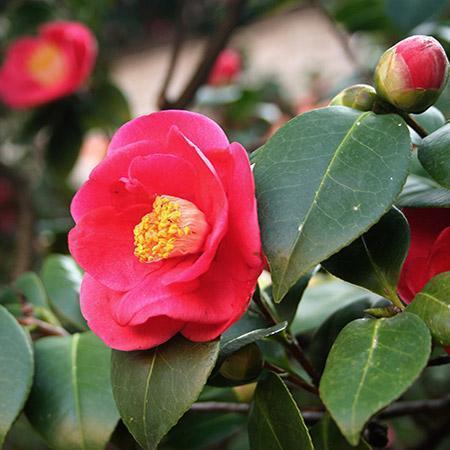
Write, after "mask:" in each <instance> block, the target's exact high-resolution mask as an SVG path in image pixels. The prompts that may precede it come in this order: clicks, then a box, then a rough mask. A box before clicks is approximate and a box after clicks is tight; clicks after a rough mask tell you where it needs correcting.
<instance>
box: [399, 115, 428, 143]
mask: <svg viewBox="0 0 450 450" xmlns="http://www.w3.org/2000/svg"><path fill="white" fill-rule="evenodd" d="M396 112H397V114H399V115H400V116H401V117H402V118H403V120H404V121H405V122H406V123H407V124H408V125H409V126H410V127H411V128H412V129H413V130H414V131H415V132H416V133H417V134H418V135H419V136H420V137H421V138H422V139H423V138H425V137H427V136H428V132H427V130H425V128H423V127H422V126H421V125H419V124H418V123H417V122H416V121H415V120H414V119H413V118H412V117H411V116H410V115H409V114H408V113H405V112H403V111H396Z"/></svg>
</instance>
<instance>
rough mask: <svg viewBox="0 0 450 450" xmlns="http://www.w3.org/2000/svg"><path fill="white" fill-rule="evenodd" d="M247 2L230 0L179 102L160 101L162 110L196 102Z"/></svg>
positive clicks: (178, 107)
mask: <svg viewBox="0 0 450 450" xmlns="http://www.w3.org/2000/svg"><path fill="white" fill-rule="evenodd" d="M246 1H247V0H228V12H227V15H226V17H225V20H224V21H223V23H222V25H221V26H220V27H219V28H218V29H217V32H216V34H215V35H214V36H212V38H211V39H210V40H209V44H208V45H207V47H206V49H205V52H204V54H203V58H202V60H201V61H200V63H199V65H198V66H197V69H196V70H195V72H194V74H193V76H192V78H191V79H190V81H189V82H188V83H187V85H186V87H185V88H184V90H183V92H182V93H181V94H180V96H179V97H178V99H177V100H175V101H169V100H167V99H166V98H164V99H160V105H159V106H160V108H161V109H183V108H186V107H187V106H189V105H190V103H191V102H192V101H193V100H194V98H195V94H196V93H197V91H198V89H199V88H200V86H202V85H203V84H204V83H205V82H206V80H207V79H208V75H209V73H210V71H211V69H212V67H213V65H214V62H215V61H216V59H217V56H218V55H219V53H220V52H221V51H222V50H223V49H224V48H225V46H226V45H227V43H228V40H229V39H230V37H231V34H232V32H233V31H234V29H235V28H236V26H237V25H238V23H239V20H240V18H241V14H242V10H243V8H244V5H245V3H246Z"/></svg>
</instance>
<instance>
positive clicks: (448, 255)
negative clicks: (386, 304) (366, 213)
mask: <svg viewBox="0 0 450 450" xmlns="http://www.w3.org/2000/svg"><path fill="white" fill-rule="evenodd" d="M403 213H404V214H405V215H406V218H407V219H408V222H409V226H410V229H411V245H410V248H409V252H408V256H407V258H406V261H405V263H404V265H403V268H402V272H401V275H400V282H399V285H398V292H399V294H400V296H401V298H402V299H403V300H404V301H406V302H407V303H410V302H411V301H412V300H413V298H414V296H415V295H416V294H417V293H418V292H420V291H421V290H422V288H423V287H424V286H425V284H426V283H427V282H428V281H429V280H430V279H431V278H433V277H434V276H435V275H437V274H439V273H441V272H446V271H448V270H450V209H445V208H442V209H441V208H405V209H404V210H403Z"/></svg>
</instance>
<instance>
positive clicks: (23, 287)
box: [14, 272, 61, 326]
mask: <svg viewBox="0 0 450 450" xmlns="http://www.w3.org/2000/svg"><path fill="white" fill-rule="evenodd" d="M14 287H15V288H16V289H17V290H18V291H19V292H20V293H21V294H23V295H24V297H25V300H26V301H27V302H28V303H31V305H32V306H33V315H34V316H36V317H37V318H38V319H42V320H44V321H46V322H49V323H52V324H53V325H57V326H60V325H61V324H60V322H59V320H58V319H57V318H56V317H55V315H54V314H53V312H52V311H51V308H50V305H49V302H48V300H47V293H46V292H45V288H44V285H43V284H42V281H41V279H40V278H39V277H38V276H37V275H36V274H35V273H34V272H25V273H23V274H22V275H21V276H20V277H19V278H17V280H16V281H15V282H14Z"/></svg>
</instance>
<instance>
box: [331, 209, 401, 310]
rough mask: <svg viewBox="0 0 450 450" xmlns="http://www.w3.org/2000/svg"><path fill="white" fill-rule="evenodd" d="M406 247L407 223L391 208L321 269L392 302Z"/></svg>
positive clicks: (397, 211)
mask: <svg viewBox="0 0 450 450" xmlns="http://www.w3.org/2000/svg"><path fill="white" fill-rule="evenodd" d="M408 248H409V226H408V222H407V220H406V218H405V216H404V215H403V214H402V213H401V212H400V211H399V210H398V209H396V208H392V209H391V210H390V211H389V212H388V213H387V214H385V215H384V216H383V217H382V218H381V219H380V221H379V222H378V223H376V224H375V225H374V226H372V228H371V229H370V230H369V231H367V232H366V233H364V234H363V235H362V236H360V237H359V238H357V239H356V240H355V241H353V242H352V243H351V244H350V245H349V246H347V247H345V248H343V249H342V250H340V251H339V252H338V253H336V254H335V255H333V256H332V257H331V258H329V259H327V260H326V261H324V262H323V263H322V266H323V267H324V268H325V269H326V270H328V272H331V273H332V274H333V275H335V276H336V277H339V278H342V279H343V280H345V281H348V282H350V283H353V284H356V285H358V286H362V287H365V288H366V289H369V290H370V291H372V292H375V293H377V294H379V295H381V296H382V297H385V298H389V299H392V300H393V301H394V302H396V301H397V298H398V297H397V283H398V279H399V277H400V271H401V267H402V264H403V262H404V260H405V258H406V255H407V253H408Z"/></svg>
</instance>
